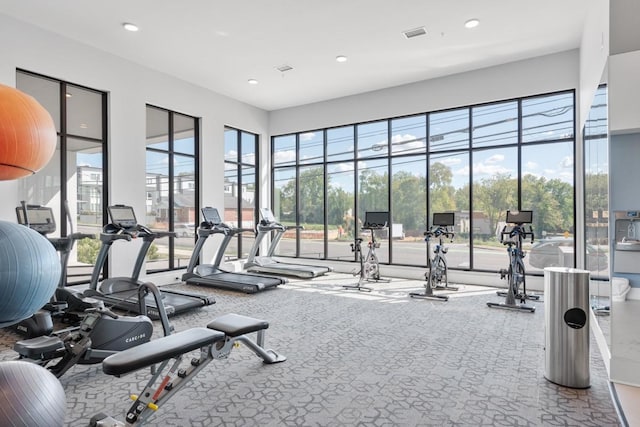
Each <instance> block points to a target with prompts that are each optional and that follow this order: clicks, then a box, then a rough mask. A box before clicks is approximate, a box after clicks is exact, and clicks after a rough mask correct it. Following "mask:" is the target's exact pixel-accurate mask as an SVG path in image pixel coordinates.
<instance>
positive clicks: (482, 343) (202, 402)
mask: <svg viewBox="0 0 640 427" xmlns="http://www.w3.org/2000/svg"><path fill="white" fill-rule="evenodd" d="M354 282H356V280H355V279H354V278H353V277H351V276H350V275H345V274H337V273H333V274H330V275H329V276H326V277H320V278H316V279H314V280H310V281H298V280H292V281H291V282H290V283H289V284H286V285H283V286H280V287H279V288H277V289H274V290H269V291H266V292H262V293H259V294H254V295H246V294H242V293H234V292H229V291H221V290H217V289H213V288H204V287H193V286H186V285H175V286H174V285H172V286H171V287H176V288H183V289H188V290H189V291H192V292H201V293H210V294H212V295H214V296H215V298H216V301H217V303H216V304H214V305H212V306H209V307H205V308H202V309H198V310H195V311H192V312H190V313H186V314H183V315H178V316H175V317H173V318H171V321H172V323H173V325H174V327H175V329H176V330H177V331H181V330H185V329H188V328H190V327H194V326H205V325H206V324H207V323H208V322H209V321H210V320H212V319H214V318H215V317H217V316H220V315H222V314H225V313H231V312H233V313H238V314H244V315H247V316H252V317H257V318H263V319H266V320H268V321H269V322H270V327H269V329H268V330H267V335H266V347H267V348H273V349H274V350H276V351H278V352H280V353H282V354H284V355H286V356H287V358H288V359H287V361H286V362H284V363H281V364H275V365H265V364H263V363H262V360H261V359H259V358H257V357H256V356H255V355H254V354H253V353H252V352H251V351H249V350H248V349H247V348H243V347H242V346H241V347H240V348H237V349H234V350H233V351H232V353H231V355H230V356H229V358H228V359H226V360H216V361H214V362H212V363H211V364H210V365H209V366H207V367H206V368H205V370H204V371H203V372H201V373H200V374H199V375H198V376H197V377H195V379H194V380H193V381H192V382H191V383H190V385H189V386H187V388H186V389H184V390H182V391H181V392H180V393H178V394H177V395H176V396H175V397H174V398H173V399H171V400H170V401H169V402H167V403H166V404H165V405H164V406H163V407H161V408H160V409H159V410H158V411H157V413H156V414H154V415H153V417H152V418H150V420H149V425H157V426H594V427H595V426H598V427H601V426H617V425H620V424H619V422H618V417H617V414H616V410H615V407H614V405H613V403H612V399H611V396H610V393H609V385H608V381H607V374H606V371H605V367H604V364H603V362H602V360H601V358H600V353H599V352H598V350H597V348H596V346H595V341H594V340H593V339H592V341H591V387H590V388H588V389H580V390H578V389H571V388H565V387H561V386H558V385H555V384H552V383H550V382H549V381H547V380H546V379H545V378H544V303H542V302H537V303H534V305H536V308H537V309H536V312H535V313H526V312H522V313H520V312H513V311H508V310H499V309H491V308H488V307H487V306H486V302H487V301H496V302H500V301H501V300H502V298H500V297H498V296H496V294H495V290H490V289H487V288H481V287H474V286H461V289H460V290H459V291H458V292H450V293H451V294H452V297H451V298H450V300H449V301H448V302H436V301H428V300H416V299H411V298H409V297H408V296H407V295H408V293H409V292H410V291H418V290H421V286H422V282H420V281H411V280H402V279H393V280H392V281H391V283H375V284H372V285H371V286H372V287H373V288H374V291H373V292H371V293H363V292H357V291H353V290H344V289H342V287H341V285H342V284H348V283H354ZM156 323H157V322H156ZM156 330H157V331H158V333H159V330H160V327H159V326H158V325H157V328H156ZM17 339H18V336H17V335H15V334H14V333H13V332H10V331H8V330H1V331H0V359H2V360H9V359H13V358H15V356H16V354H15V353H14V352H13V351H12V350H11V348H12V345H13V342H15V341H16V340H17ZM148 376H149V373H148V371H147V370H143V371H139V372H137V373H135V374H131V375H128V376H125V377H123V378H114V377H110V376H107V375H105V374H103V373H102V371H101V367H100V365H89V366H86V365H85V366H76V367H74V368H72V369H71V370H70V371H69V372H67V373H66V374H65V375H64V376H63V377H62V379H61V382H62V384H63V386H64V388H65V390H66V393H67V417H66V419H67V425H68V426H85V425H87V423H88V420H89V419H90V418H91V416H93V415H95V414H96V413H98V412H105V413H108V414H110V415H113V416H115V417H118V418H119V419H121V420H122V419H123V414H124V412H125V411H126V409H127V408H128V407H129V406H130V401H129V397H128V396H129V395H130V394H135V393H138V392H139V391H140V390H141V388H142V385H143V384H144V382H145V379H146V378H148Z"/></svg>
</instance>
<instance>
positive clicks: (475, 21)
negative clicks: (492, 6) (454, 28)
mask: <svg viewBox="0 0 640 427" xmlns="http://www.w3.org/2000/svg"><path fill="white" fill-rule="evenodd" d="M479 24H480V20H479V19H476V18H473V19H469V20H468V21H467V22H465V23H464V26H465V27H466V28H475V27H477V26H478V25H479Z"/></svg>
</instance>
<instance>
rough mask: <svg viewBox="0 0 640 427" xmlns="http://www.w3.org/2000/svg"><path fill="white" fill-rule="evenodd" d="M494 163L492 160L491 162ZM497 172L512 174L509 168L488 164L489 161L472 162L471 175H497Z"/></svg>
mask: <svg viewBox="0 0 640 427" xmlns="http://www.w3.org/2000/svg"><path fill="white" fill-rule="evenodd" d="M498 157H500V156H498ZM491 163H494V162H491ZM497 174H512V175H513V171H512V170H511V169H508V168H505V167H504V166H501V165H496V164H490V163H489V161H487V163H486V164H485V163H474V164H473V175H474V176H477V175H491V176H493V175H497Z"/></svg>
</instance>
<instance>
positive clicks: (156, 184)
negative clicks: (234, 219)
mask: <svg viewBox="0 0 640 427" xmlns="http://www.w3.org/2000/svg"><path fill="white" fill-rule="evenodd" d="M198 133H199V132H198V119H196V118H194V117H190V116H186V115H184V114H179V113H176V112H173V111H168V110H165V109H162V108H157V107H153V106H147V138H146V145H147V162H146V165H147V166H146V168H147V169H146V212H145V220H144V223H145V224H146V225H147V226H148V227H149V228H151V229H152V230H155V231H174V232H175V237H170V238H166V237H165V238H159V239H156V240H155V241H154V242H153V243H152V245H151V248H150V249H149V253H148V255H147V260H146V262H147V266H146V268H147V272H154V271H162V270H167V269H168V270H173V269H178V268H181V267H186V266H187V265H188V263H189V258H190V257H191V253H192V251H193V247H194V242H195V236H196V226H197V224H196V222H197V221H198V213H197V212H198V176H199V174H198V161H197V154H198Z"/></svg>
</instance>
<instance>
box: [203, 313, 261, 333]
mask: <svg viewBox="0 0 640 427" xmlns="http://www.w3.org/2000/svg"><path fill="white" fill-rule="evenodd" d="M268 327H269V322H267V321H266V320H260V319H254V318H253V317H247V316H243V315H241V314H235V313H229V314H225V315H224V316H220V317H218V318H216V319H213V320H212V321H211V322H209V324H208V325H207V328H209V329H215V330H216V331H222V332H224V333H225V334H227V335H228V336H230V337H237V336H240V335H244V334H248V333H251V332H257V331H260V330H262V329H267V328H268Z"/></svg>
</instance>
